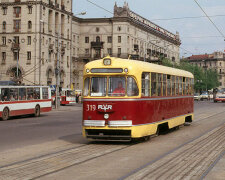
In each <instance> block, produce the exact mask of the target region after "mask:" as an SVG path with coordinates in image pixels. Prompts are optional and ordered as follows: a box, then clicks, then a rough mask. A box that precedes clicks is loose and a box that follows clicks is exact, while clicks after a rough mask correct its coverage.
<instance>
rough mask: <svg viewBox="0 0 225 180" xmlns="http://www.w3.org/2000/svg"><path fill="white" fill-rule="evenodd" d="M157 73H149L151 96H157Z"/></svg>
mask: <svg viewBox="0 0 225 180" xmlns="http://www.w3.org/2000/svg"><path fill="white" fill-rule="evenodd" d="M156 75H157V74H156V73H151V96H157V76H156Z"/></svg>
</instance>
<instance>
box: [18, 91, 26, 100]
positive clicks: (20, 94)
mask: <svg viewBox="0 0 225 180" xmlns="http://www.w3.org/2000/svg"><path fill="white" fill-rule="evenodd" d="M26 96H27V92H26V88H19V100H26Z"/></svg>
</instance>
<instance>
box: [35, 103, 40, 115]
mask: <svg viewBox="0 0 225 180" xmlns="http://www.w3.org/2000/svg"><path fill="white" fill-rule="evenodd" d="M40 114H41V111H40V106H39V105H36V107H35V109H34V116H35V117H39V116H40Z"/></svg>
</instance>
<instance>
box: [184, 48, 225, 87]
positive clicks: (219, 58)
mask: <svg viewBox="0 0 225 180" xmlns="http://www.w3.org/2000/svg"><path fill="white" fill-rule="evenodd" d="M186 59H187V60H188V61H189V62H190V63H191V64H193V65H197V66H199V67H202V68H204V69H214V70H215V71H217V72H218V73H219V81H220V87H225V54H224V53H223V52H214V53H213V54H200V55H192V56H190V57H187V58H186Z"/></svg>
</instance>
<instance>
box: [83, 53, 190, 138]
mask: <svg viewBox="0 0 225 180" xmlns="http://www.w3.org/2000/svg"><path fill="white" fill-rule="evenodd" d="M193 78H194V77H193V75H192V74H191V73H190V72H187V71H183V70H179V69H175V68H170V67H165V66H161V65H157V64H152V63H147V62H143V61H136V60H130V59H120V58H114V57H105V58H103V59H100V60H95V61H92V62H89V63H87V64H86V66H85V67H84V90H83V127H82V128H83V129H82V133H83V136H84V137H86V138H90V139H98V140H127V141H130V140H132V139H136V138H145V137H150V136H151V135H154V134H156V133H157V132H159V130H160V129H165V128H167V129H171V128H176V127H178V126H179V125H182V124H184V123H191V122H192V121H193V116H194V114H193V111H194V108H193V105H194V99H193V86H194V79H193Z"/></svg>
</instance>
